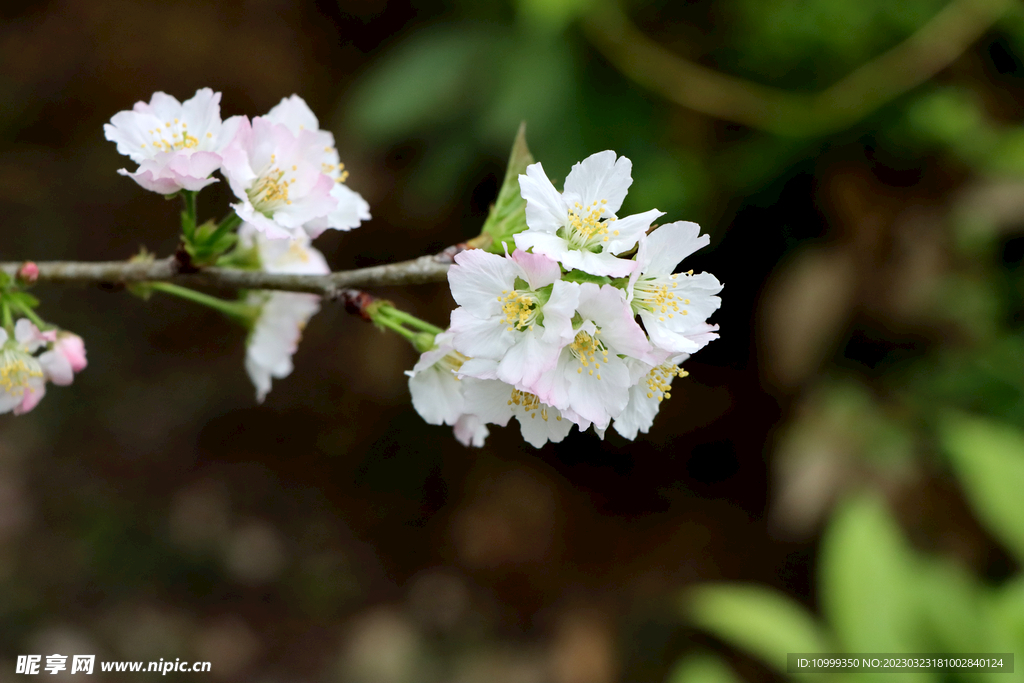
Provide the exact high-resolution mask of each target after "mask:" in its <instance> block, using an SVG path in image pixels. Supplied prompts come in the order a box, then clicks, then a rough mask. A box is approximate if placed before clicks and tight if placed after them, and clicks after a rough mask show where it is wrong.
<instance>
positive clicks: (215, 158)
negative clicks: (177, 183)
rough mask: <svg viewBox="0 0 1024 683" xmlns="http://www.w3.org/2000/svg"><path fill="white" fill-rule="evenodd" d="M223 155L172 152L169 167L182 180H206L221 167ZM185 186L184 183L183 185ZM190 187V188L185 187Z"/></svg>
mask: <svg viewBox="0 0 1024 683" xmlns="http://www.w3.org/2000/svg"><path fill="white" fill-rule="evenodd" d="M220 165H221V156H220V155H219V154H215V153H213V152H193V153H192V154H190V155H184V154H172V155H171V159H170V160H169V161H168V162H167V168H168V169H169V170H170V171H171V172H172V173H174V174H175V175H177V176H180V177H181V179H182V180H187V179H190V178H191V179H195V180H198V181H205V180H207V179H209V176H210V174H211V173H213V172H214V171H216V170H217V169H219V168H220ZM182 186H183V187H184V184H183V185H182ZM185 189H190V188H185Z"/></svg>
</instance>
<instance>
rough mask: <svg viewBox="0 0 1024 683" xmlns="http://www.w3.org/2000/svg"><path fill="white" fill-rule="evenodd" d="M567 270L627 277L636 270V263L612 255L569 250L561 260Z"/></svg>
mask: <svg viewBox="0 0 1024 683" xmlns="http://www.w3.org/2000/svg"><path fill="white" fill-rule="evenodd" d="M559 260H560V261H561V262H562V265H563V266H565V268H566V270H582V271H583V272H584V273H590V274H591V275H607V276H608V277H626V276H627V275H629V274H630V273H632V272H633V269H635V268H636V261H631V260H627V259H622V258H616V257H615V256H614V255H612V254H610V253H602V254H595V253H593V252H590V251H583V250H580V249H571V250H567V251H566V252H565V254H563V255H562V256H561V257H560V259H559Z"/></svg>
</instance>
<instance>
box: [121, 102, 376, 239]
mask: <svg viewBox="0 0 1024 683" xmlns="http://www.w3.org/2000/svg"><path fill="white" fill-rule="evenodd" d="M103 130H104V133H105V134H106V137H107V139H108V140H110V141H111V142H114V143H116V144H117V151H118V152H120V153H121V154H124V155H126V156H128V157H129V158H131V160H132V161H134V162H136V163H137V164H138V165H139V168H138V169H137V170H136V171H134V172H129V171H128V170H126V169H121V170H120V171H119V173H121V174H122V175H126V176H128V177H130V178H132V179H133V180H135V182H137V183H138V184H139V185H141V186H142V187H144V188H145V189H147V190H151V191H153V192H159V193H161V194H165V195H171V194H175V193H177V192H179V191H181V190H188V191H197V190H201V189H202V188H204V187H206V186H207V185H209V184H210V183H215V182H217V179H216V178H212V177H211V176H212V174H213V173H214V172H215V171H218V170H219V171H220V172H221V173H222V174H223V175H224V177H225V178H226V179H227V181H228V184H229V185H230V186H231V190H232V192H233V193H234V194H235V197H236V198H237V199H238V202H237V203H236V204H233V205H232V208H233V209H234V210H235V212H236V213H237V214H238V216H239V217H240V218H241V219H242V220H244V221H246V222H248V223H250V224H252V225H253V226H254V227H255V229H256V230H259V231H260V232H262V233H264V234H265V235H266V236H267V237H269V238H272V239H281V238H286V237H296V236H297V235H298V234H299V233H300V232H305V234H308V235H309V236H310V237H316V236H317V235H319V234H320V233H322V232H323V231H324V230H327V229H334V230H350V229H352V228H355V227H357V226H358V225H359V223H360V221H364V220H368V219H369V218H370V210H369V205H368V204H367V203H366V202H365V201H364V200H363V198H362V197H361V196H359V194H358V193H356V192H354V191H352V190H351V189H349V188H348V187H346V186H345V185H344V182H345V180H346V179H347V178H348V173H347V172H346V171H344V170H343V169H344V165H343V164H342V163H341V161H340V159H339V157H338V151H337V149H335V146H334V136H333V135H332V134H331V133H330V132H328V131H325V130H321V129H320V123H319V121H317V118H316V116H315V115H314V114H313V112H312V111H311V110H310V109H309V107H308V106H307V105H306V103H305V102H304V101H303V100H302V98H300V97H299V96H297V95H292V96H291V97H290V98H286V99H283V100H281V103H280V104H278V105H277V106H276V107H274V108H273V109H271V110H270V111H269V112H268V113H267V114H266V116H257V117H255V118H253V119H252V121H250V120H249V119H248V118H246V117H244V116H232V117H231V118H229V119H228V120H226V121H221V117H220V93H215V92H213V91H212V90H211V89H209V88H202V89H201V90H198V91H197V92H196V94H195V96H194V97H193V98H192V99H190V100H187V101H185V102H183V103H182V102H179V101H178V100H177V99H175V98H174V97H172V96H170V95H167V94H165V93H162V92H158V93H155V94H154V95H153V97H152V98H151V99H150V101H149V103H146V102H138V103H136V104H135V107H134V108H133V109H132V110H131V111H122V112H119V113H118V114H116V115H114V117H113V118H111V120H110V123H108V124H105V125H104V126H103Z"/></svg>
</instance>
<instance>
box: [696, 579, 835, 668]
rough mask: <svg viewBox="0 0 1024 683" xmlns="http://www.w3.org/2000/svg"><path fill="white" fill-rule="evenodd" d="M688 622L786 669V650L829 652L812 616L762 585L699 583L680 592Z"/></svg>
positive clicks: (795, 603) (790, 600) (770, 663)
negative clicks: (701, 584)
mask: <svg viewBox="0 0 1024 683" xmlns="http://www.w3.org/2000/svg"><path fill="white" fill-rule="evenodd" d="M683 609H684V612H685V614H686V615H687V616H688V617H689V619H690V621H691V623H693V624H694V625H695V626H698V627H699V628H701V629H703V630H705V631H707V632H709V633H711V634H712V635H714V636H716V637H718V638H720V639H722V640H724V641H725V642H727V643H729V644H730V645H733V646H735V647H737V648H739V649H741V650H743V651H745V652H749V653H750V654H752V655H754V656H756V657H758V658H760V659H761V660H762V661H764V662H765V663H766V664H767V665H768V666H770V667H772V668H773V669H775V670H776V671H779V672H781V673H785V671H786V654H787V653H789V652H833V651H834V650H832V649H831V648H830V647H829V645H828V642H827V638H826V637H825V635H824V634H823V633H822V631H821V628H820V627H819V626H818V624H817V622H816V621H815V619H814V617H813V616H812V615H811V614H810V613H809V612H807V611H806V610H805V609H804V608H803V607H802V606H800V605H799V604H798V603H797V602H796V601H794V600H792V599H790V598H788V597H786V596H785V595H783V594H781V593H779V592H777V591H775V590H773V589H771V588H765V587H762V586H754V585H743V584H721V585H705V586H699V587H697V588H695V589H693V590H691V591H689V592H688V593H686V594H685V596H684V601H683Z"/></svg>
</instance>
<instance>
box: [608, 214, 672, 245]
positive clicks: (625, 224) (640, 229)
mask: <svg viewBox="0 0 1024 683" xmlns="http://www.w3.org/2000/svg"><path fill="white" fill-rule="evenodd" d="M664 215H665V212H664V211H658V210H657V209H651V210H650V211H644V212H643V213H636V214H633V215H632V216H626V217H624V218H618V219H616V220H615V221H613V222H611V223H610V224H609V225H608V228H609V230H610V231H611V232H612V235H611V237H610V238H609V239H608V242H607V243H606V244H605V248H604V251H605V252H606V253H609V254H621V253H622V252H624V251H629V250H630V249H632V248H633V246H634V245H635V244H636V243H637V241H639V240H640V239H641V238H643V236H644V233H645V232H647V229H648V228H650V227H651V223H653V222H654V221H655V219H657V218H658V217H659V216H664ZM616 232H617V233H618V234H617V235H616V234H615V233H616ZM655 232H657V231H655Z"/></svg>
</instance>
